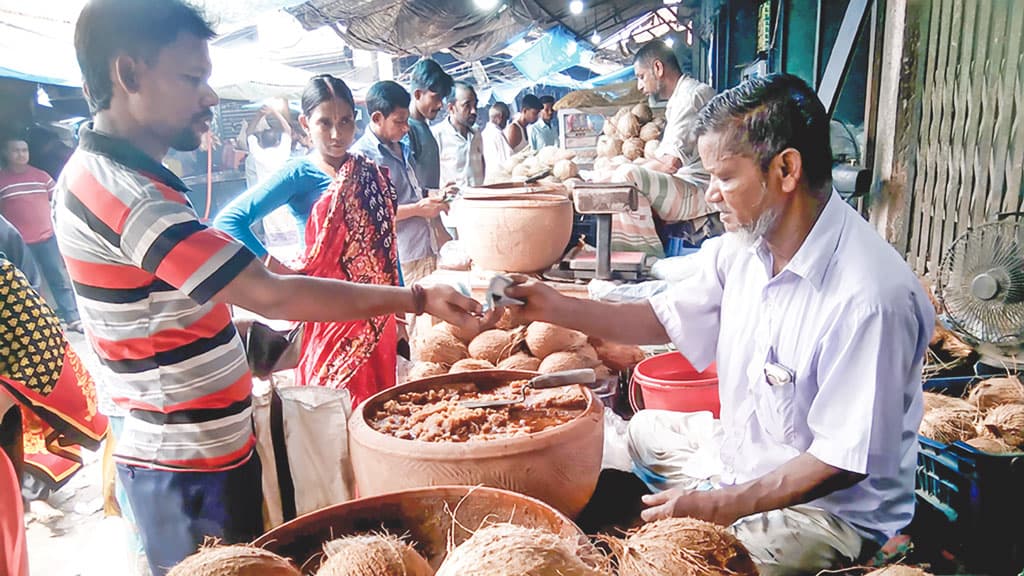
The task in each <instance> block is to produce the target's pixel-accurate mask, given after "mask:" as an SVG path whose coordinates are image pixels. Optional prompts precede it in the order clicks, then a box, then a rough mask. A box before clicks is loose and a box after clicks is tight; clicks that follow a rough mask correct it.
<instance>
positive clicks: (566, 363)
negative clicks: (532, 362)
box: [538, 352, 601, 374]
mask: <svg viewBox="0 0 1024 576" xmlns="http://www.w3.org/2000/svg"><path fill="white" fill-rule="evenodd" d="M600 363H601V361H600V360H597V359H596V358H594V357H591V356H586V355H584V354H580V353H579V352H553V353H551V354H548V355H547V356H545V357H544V360H542V361H541V363H540V368H538V371H539V372H540V373H542V374H550V373H552V372H561V371H562V370H578V369H580V368H593V367H595V366H597V365H599V364H600Z"/></svg>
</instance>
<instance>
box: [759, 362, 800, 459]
mask: <svg viewBox="0 0 1024 576" xmlns="http://www.w3.org/2000/svg"><path fill="white" fill-rule="evenodd" d="M795 395H796V380H795V379H793V381H792V382H787V383H784V384H781V383H780V384H774V385H772V384H769V382H768V379H767V378H766V377H765V376H764V375H763V374H762V375H761V377H760V380H759V382H758V386H757V387H756V390H755V393H754V409H755V410H756V411H757V420H758V422H760V423H761V427H762V428H763V429H764V431H765V433H766V435H767V436H768V437H769V438H771V439H772V440H775V441H776V442H779V443H780V444H789V445H792V444H793V442H794V440H795V436H796V433H795V430H794V425H793V403H794V397H795Z"/></svg>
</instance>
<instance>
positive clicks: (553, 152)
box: [537, 146, 558, 168]
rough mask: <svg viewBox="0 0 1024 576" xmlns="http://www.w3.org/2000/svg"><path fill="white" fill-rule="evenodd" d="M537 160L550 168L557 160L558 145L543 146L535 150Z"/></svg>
mask: <svg viewBox="0 0 1024 576" xmlns="http://www.w3.org/2000/svg"><path fill="white" fill-rule="evenodd" d="M537 161H538V162H540V163H541V164H542V165H544V166H547V167H548V168H551V167H552V166H554V165H555V162H557V161H558V147H557V146H545V147H543V148H541V149H540V150H538V151H537Z"/></svg>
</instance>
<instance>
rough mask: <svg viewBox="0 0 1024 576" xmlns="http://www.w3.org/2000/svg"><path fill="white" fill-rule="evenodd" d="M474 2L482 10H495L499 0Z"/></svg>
mask: <svg viewBox="0 0 1024 576" xmlns="http://www.w3.org/2000/svg"><path fill="white" fill-rule="evenodd" d="M473 4H474V5H475V6H476V7H477V8H479V9H480V10H485V11H486V10H494V7H495V6H497V5H498V0H473Z"/></svg>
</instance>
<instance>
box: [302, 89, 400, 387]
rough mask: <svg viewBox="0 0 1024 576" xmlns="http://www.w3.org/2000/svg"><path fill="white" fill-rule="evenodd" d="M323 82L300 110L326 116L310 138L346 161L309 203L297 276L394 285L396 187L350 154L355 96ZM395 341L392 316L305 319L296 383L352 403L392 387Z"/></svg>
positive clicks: (310, 92) (305, 96) (306, 95)
mask: <svg viewBox="0 0 1024 576" xmlns="http://www.w3.org/2000/svg"><path fill="white" fill-rule="evenodd" d="M321 78H322V79H323V81H322V82H317V83H314V84H312V85H311V87H310V88H308V89H307V90H306V92H305V93H304V94H303V97H302V107H303V110H306V109H307V108H308V109H310V110H312V109H314V108H318V107H319V108H320V109H321V111H322V112H323V113H321V114H319V118H321V120H320V121H319V122H318V123H317V125H316V126H313V125H310V126H309V127H308V131H309V135H310V137H311V138H312V139H314V140H318V139H320V140H323V141H324V142H325V144H324V145H322V146H320V147H319V148H320V149H322V150H333V151H335V153H336V154H340V155H342V156H341V158H339V159H342V158H343V160H342V164H341V166H340V168H338V170H337V176H336V177H335V178H334V181H333V182H332V183H331V185H330V187H329V188H328V189H327V192H326V193H324V195H323V196H321V197H320V198H319V200H317V202H316V203H315V204H314V205H313V210H312V213H311V214H310V216H309V220H308V223H307V225H306V253H305V256H304V258H303V265H302V268H301V270H299V272H300V273H302V274H305V275H308V276H316V277H319V278H334V279H338V280H348V281H351V282H359V283H361V284H381V285H390V286H397V285H398V250H397V244H396V238H395V202H396V201H395V190H394V187H393V186H392V184H391V182H390V180H389V179H388V177H387V174H386V173H385V172H384V171H382V170H381V169H380V168H379V167H378V166H377V165H376V164H374V163H373V162H372V161H370V160H368V159H366V158H364V157H362V156H358V155H353V154H348V147H349V146H350V145H351V144H352V141H353V139H354V135H355V102H354V100H353V98H352V92H351V91H350V90H349V88H348V86H346V85H345V83H344V82H342V81H341V80H339V79H338V78H334V77H332V76H327V77H321ZM307 115H311V113H307ZM324 305H325V306H330V303H329V302H324ZM397 340H398V339H397V327H396V320H395V316H394V315H387V316H378V317H376V318H371V319H370V320H359V321H354V322H343V323H338V322H307V323H305V325H304V327H303V335H302V352H301V357H300V360H299V366H298V368H297V370H296V383H297V384H300V385H309V386H327V387H331V388H345V389H347V390H348V391H349V393H350V394H351V397H352V405H353V406H355V405H356V404H358V403H359V402H361V401H363V400H364V399H366V398H368V397H370V396H372V395H373V394H375V393H377V392H378V391H380V390H383V389H385V388H389V387H391V386H394V385H395V365H396V361H397V351H396V347H397V343H398V342H397Z"/></svg>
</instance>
